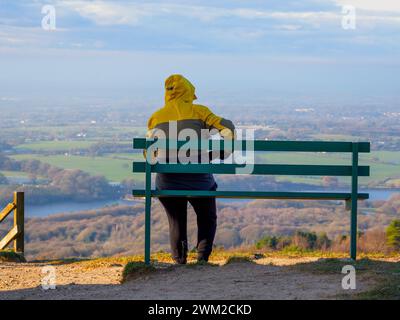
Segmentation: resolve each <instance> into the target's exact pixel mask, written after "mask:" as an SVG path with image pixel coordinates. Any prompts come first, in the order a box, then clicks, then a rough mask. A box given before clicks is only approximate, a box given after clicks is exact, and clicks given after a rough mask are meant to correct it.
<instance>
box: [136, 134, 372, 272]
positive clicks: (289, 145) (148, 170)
mask: <svg viewBox="0 0 400 320" xmlns="http://www.w3.org/2000/svg"><path fill="white" fill-rule="evenodd" d="M153 143H155V140H146V139H144V138H135V139H133V148H134V149H143V150H147V149H148V148H149V147H150V146H151V145H152V144H153ZM166 143H167V147H168V144H169V143H170V142H169V141H167V142H166ZM186 143H187V142H186V141H178V142H177V141H175V146H177V148H178V149H179V148H180V147H181V146H182V145H184V144H186ZM190 143H193V142H190ZM197 143H198V144H200V142H197ZM252 143H253V146H254V147H253V148H252V150H254V151H255V152H260V151H261V152H262V151H286V152H336V153H351V154H352V163H351V164H349V165H300V164H299V165H288V164H255V165H254V170H253V172H252V174H255V175H303V176H349V177H351V191H350V192H269V191H198V190H197V191H196V190H152V187H151V174H152V173H213V174H235V173H236V170H237V169H238V168H240V167H243V165H240V164H224V163H219V164H190V163H189V164H179V163H167V164H162V163H155V164H151V163H150V161H142V162H136V161H135V162H133V172H135V173H144V174H145V187H144V189H140V190H133V191H132V193H133V196H137V197H145V263H146V264H150V225H151V198H152V197H168V196H180V197H182V196H186V197H209V196H213V197H218V198H255V199H296V200H300V199H301V200H303V199H304V200H344V201H346V209H347V210H351V223H350V224H351V226H350V236H351V240H350V257H351V258H352V259H354V260H355V259H356V257H357V204H358V203H357V201H358V200H365V199H368V198H369V194H368V193H358V177H359V176H362V177H365V176H369V171H370V170H369V166H359V164H358V162H359V161H358V160H359V153H368V152H370V143H369V142H332V141H264V140H255V141H252ZM218 144H220V146H219V147H218V148H219V149H215V148H216V147H215V141H209V142H207V147H208V150H223V148H224V143H223V141H222V140H221V141H220V142H218ZM202 147H204V146H203V145H202ZM246 147H247V143H246V141H245V140H243V141H235V146H234V147H229V149H230V150H231V148H233V149H234V150H246ZM149 154H150V152H147V155H148V157H149ZM287 156H288V157H289V156H291V153H288V155H287ZM282 162H283V163H284V162H285V159H282Z"/></svg>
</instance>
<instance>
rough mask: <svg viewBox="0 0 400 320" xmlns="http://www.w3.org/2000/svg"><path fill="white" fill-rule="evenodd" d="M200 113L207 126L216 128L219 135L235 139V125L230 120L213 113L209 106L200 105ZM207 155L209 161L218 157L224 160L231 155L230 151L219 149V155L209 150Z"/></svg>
mask: <svg viewBox="0 0 400 320" xmlns="http://www.w3.org/2000/svg"><path fill="white" fill-rule="evenodd" d="M201 113H202V116H203V119H204V122H205V123H206V125H207V127H208V128H210V129H217V130H218V131H219V134H220V135H221V137H223V138H224V139H229V140H233V139H235V125H234V124H233V122H232V121H231V120H228V119H225V118H222V117H219V116H217V115H215V114H214V113H213V112H212V111H211V110H210V109H209V108H207V107H204V106H202V107H201ZM209 155H210V161H212V160H215V159H218V158H219V159H221V160H224V159H226V158H227V157H229V156H230V155H231V152H229V153H228V152H223V151H221V152H220V154H219V156H218V155H215V153H214V154H213V153H212V152H210V153H209Z"/></svg>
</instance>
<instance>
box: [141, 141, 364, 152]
mask: <svg viewBox="0 0 400 320" xmlns="http://www.w3.org/2000/svg"><path fill="white" fill-rule="evenodd" d="M166 141H167V140H166ZM239 141H240V142H239ZM239 141H236V144H235V149H236V150H243V151H245V150H247V144H246V140H239ZM153 142H154V140H148V141H147V145H151V144H152V143H153ZM167 143H168V142H167ZM186 143H187V142H186V141H178V147H180V146H182V145H184V144H186ZM191 143H193V147H194V146H198V144H200V141H194V142H191ZM206 143H208V147H209V150H214V149H215V148H216V147H215V145H213V144H218V143H219V148H218V150H224V141H223V140H219V141H218V142H217V140H209V141H206ZM252 143H254V151H293V152H352V151H353V149H352V145H353V142H340V141H265V140H254V141H252ZM355 143H357V144H358V152H362V153H368V152H370V149H371V147H370V143H369V142H355ZM145 148H146V139H145V138H134V139H133V149H145Z"/></svg>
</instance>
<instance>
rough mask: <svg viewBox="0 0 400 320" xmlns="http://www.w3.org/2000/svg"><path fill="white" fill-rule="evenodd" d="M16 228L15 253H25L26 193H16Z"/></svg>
mask: <svg viewBox="0 0 400 320" xmlns="http://www.w3.org/2000/svg"><path fill="white" fill-rule="evenodd" d="M14 204H15V211H14V227H16V226H17V228H18V235H17V237H16V238H15V240H14V251H15V252H18V253H22V254H23V253H24V237H25V235H24V224H25V221H24V219H25V212H24V209H25V203H24V193H23V192H14Z"/></svg>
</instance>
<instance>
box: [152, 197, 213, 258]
mask: <svg viewBox="0 0 400 320" xmlns="http://www.w3.org/2000/svg"><path fill="white" fill-rule="evenodd" d="M159 199H160V202H161V203H162V205H163V206H164V208H165V211H166V213H167V216H168V222H169V236H170V243H171V251H172V257H173V259H174V260H175V261H178V262H179V261H182V260H184V261H186V255H187V250H188V244H187V205H188V202H190V204H191V205H192V207H193V209H194V211H195V212H196V215H197V228H198V231H197V259H198V260H205V261H208V257H209V256H210V254H211V251H212V246H213V242H214V237H215V232H216V230H217V207H216V203H215V198H213V197H209V198H183V197H161V198H159Z"/></svg>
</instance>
